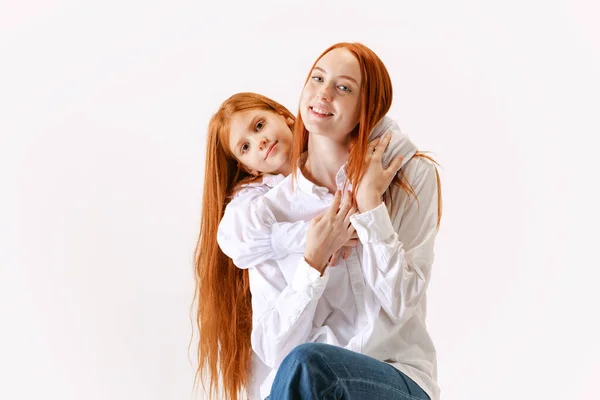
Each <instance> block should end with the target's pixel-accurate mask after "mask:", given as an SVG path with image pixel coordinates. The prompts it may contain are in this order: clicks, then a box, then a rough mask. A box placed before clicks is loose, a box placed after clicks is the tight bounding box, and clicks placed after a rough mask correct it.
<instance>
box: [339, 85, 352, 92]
mask: <svg viewBox="0 0 600 400" xmlns="http://www.w3.org/2000/svg"><path fill="white" fill-rule="evenodd" d="M338 88H340V89H341V90H343V91H344V92H351V90H350V88H349V87H348V86H344V85H340V86H338Z"/></svg>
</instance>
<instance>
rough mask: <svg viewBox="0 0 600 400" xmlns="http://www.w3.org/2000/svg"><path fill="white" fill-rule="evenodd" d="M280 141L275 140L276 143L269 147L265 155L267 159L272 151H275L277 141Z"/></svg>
mask: <svg viewBox="0 0 600 400" xmlns="http://www.w3.org/2000/svg"><path fill="white" fill-rule="evenodd" d="M278 142H279V141H275V142H274V143H273V144H272V145H271V147H269V149H268V150H267V155H266V156H265V160H266V159H267V158H269V156H270V155H271V153H272V152H273V150H274V149H275V146H277V143H278Z"/></svg>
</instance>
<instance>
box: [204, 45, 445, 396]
mask: <svg viewBox="0 0 600 400" xmlns="http://www.w3.org/2000/svg"><path fill="white" fill-rule="evenodd" d="M391 104H392V83H391V79H390V76H389V73H388V71H387V69H386V67H385V65H384V64H383V62H382V61H381V60H380V58H379V57H378V56H377V55H376V54H375V53H374V52H373V51H372V50H371V49H369V48H368V47H366V46H364V45H362V44H360V43H338V44H335V45H333V46H331V47H330V48H328V49H326V50H325V51H324V52H323V53H322V54H321V55H320V56H319V57H318V58H317V60H316V61H315V63H314V65H313V67H312V68H311V70H310V72H309V74H308V77H307V79H306V82H305V85H304V87H303V90H302V95H301V98H300V104H299V111H298V114H297V115H296V116H294V115H293V114H292V113H291V112H290V111H288V110H287V109H286V108H285V107H284V106H282V105H281V104H279V103H277V102H276V101H274V100H272V99H269V98H267V97H265V96H262V95H260V94H256V93H237V94H234V95H233V96H231V97H230V98H228V99H226V100H225V101H224V102H223V103H222V104H221V106H220V107H219V108H218V110H217V112H216V113H215V114H214V115H213V117H212V119H211V121H210V123H209V127H208V134H207V149H206V169H205V180H204V194H203V200H202V217H201V224H200V235H199V238H198V243H197V246H196V252H195V274H196V292H195V303H197V313H196V316H195V317H196V323H197V326H198V329H199V342H198V353H197V356H198V370H197V373H196V378H197V380H200V381H202V382H205V381H208V382H209V388H208V391H209V393H210V394H211V395H212V394H213V393H215V392H221V393H224V395H225V396H226V398H227V399H233V400H238V399H246V398H248V399H251V400H263V399H270V400H279V399H358V400H361V399H369V400H375V399H401V400H409V399H410V400H415V399H418V400H421V399H423V400H426V399H430V400H438V399H439V393H440V390H439V388H438V385H437V382H436V371H437V360H436V352H435V347H434V344H433V342H432V340H431V338H430V335H429V333H428V331H427V325H426V311H427V305H426V303H427V296H426V292H427V287H428V284H429V281H430V278H431V272H432V266H433V259H434V242H435V237H436V235H437V232H438V229H439V224H440V219H441V186H440V179H439V175H438V171H437V168H436V162H435V161H434V160H433V159H432V158H431V157H429V156H428V155H426V154H425V153H424V152H422V151H419V149H418V148H417V146H416V145H415V144H414V143H413V142H412V141H411V139H410V138H409V137H408V136H407V135H406V134H405V133H404V132H402V130H401V129H400V128H399V126H398V124H397V123H396V122H395V121H394V120H393V119H391V118H389V117H388V116H386V114H387V113H388V111H389V109H390V107H391Z"/></svg>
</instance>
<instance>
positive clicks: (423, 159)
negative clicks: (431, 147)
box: [402, 153, 438, 178]
mask: <svg viewBox="0 0 600 400" xmlns="http://www.w3.org/2000/svg"><path fill="white" fill-rule="evenodd" d="M437 166H438V164H437V161H436V160H435V158H433V157H432V156H430V155H428V154H423V153H417V154H416V155H414V156H413V157H412V158H411V159H410V160H408V162H407V163H406V164H404V166H403V167H402V171H404V174H405V175H407V176H409V177H415V178H417V177H423V176H426V175H430V174H435V172H436V170H437Z"/></svg>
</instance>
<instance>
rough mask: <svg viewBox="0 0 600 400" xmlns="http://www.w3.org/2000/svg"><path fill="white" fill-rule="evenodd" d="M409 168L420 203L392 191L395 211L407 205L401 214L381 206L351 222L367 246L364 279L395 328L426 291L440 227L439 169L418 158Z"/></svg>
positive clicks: (355, 217)
mask: <svg viewBox="0 0 600 400" xmlns="http://www.w3.org/2000/svg"><path fill="white" fill-rule="evenodd" d="M406 170H407V172H408V175H409V176H408V178H409V182H410V184H411V186H412V188H413V190H414V192H415V194H416V199H415V198H414V197H413V196H412V195H408V194H407V193H406V191H405V190H404V189H402V188H399V187H394V188H392V189H391V190H392V194H393V195H392V204H391V205H392V207H393V208H392V210H395V209H396V208H397V207H398V206H400V205H402V204H403V205H404V207H403V208H404V209H403V211H402V214H401V215H399V214H396V213H394V212H393V213H392V217H390V213H389V211H388V209H387V208H386V207H385V205H384V204H383V203H381V202H380V204H379V205H378V206H376V207H375V208H372V209H369V210H368V211H365V212H363V213H362V214H357V215H355V216H353V217H352V218H351V220H352V224H353V225H354V227H355V228H356V232H357V234H358V237H359V239H360V241H361V243H362V244H363V266H364V268H363V274H364V276H365V280H366V282H367V284H369V285H370V286H371V287H372V288H373V291H374V292H375V295H376V296H377V299H378V300H379V301H380V303H381V306H382V308H383V310H384V311H385V312H386V314H387V315H388V316H389V317H390V319H391V320H392V321H393V322H394V323H396V324H402V323H404V322H405V321H406V320H408V319H409V318H410V317H411V316H412V315H413V312H414V310H415V308H416V307H417V305H418V304H419V302H420V301H421V298H422V296H423V294H424V293H425V292H426V289H427V286H428V284H429V278H430V276H431V267H432V264H433V258H434V252H433V248H434V242H435V237H436V234H437V223H438V190H437V189H438V188H437V174H436V169H435V166H434V165H433V164H432V163H431V162H429V161H426V160H424V159H422V158H418V159H412V160H411V161H410V163H409V164H408V165H407V166H406ZM417 199H418V201H417ZM359 208H360V205H359Z"/></svg>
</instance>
